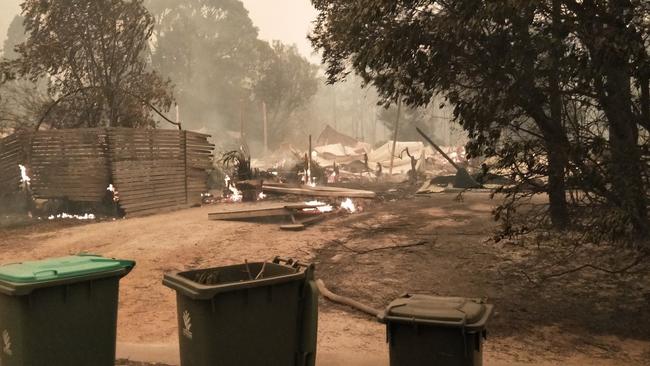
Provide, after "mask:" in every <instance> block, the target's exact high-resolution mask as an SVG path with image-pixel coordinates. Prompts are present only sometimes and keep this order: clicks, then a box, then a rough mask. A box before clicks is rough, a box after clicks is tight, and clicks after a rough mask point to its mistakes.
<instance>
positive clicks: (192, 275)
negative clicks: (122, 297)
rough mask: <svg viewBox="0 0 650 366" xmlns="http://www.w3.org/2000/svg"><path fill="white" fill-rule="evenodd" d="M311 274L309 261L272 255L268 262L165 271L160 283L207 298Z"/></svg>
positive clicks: (195, 297)
mask: <svg viewBox="0 0 650 366" xmlns="http://www.w3.org/2000/svg"><path fill="white" fill-rule="evenodd" d="M260 274H261V275H260ZM312 276H313V266H312V265H307V264H303V263H300V262H298V261H294V260H292V259H289V260H286V259H282V258H279V257H276V258H275V259H274V260H273V261H272V262H253V263H246V264H236V265H230V266H223V267H213V268H206V269H199V270H192V271H183V272H172V273H165V275H164V278H163V285H165V286H167V287H169V288H171V289H174V290H176V291H178V292H179V293H181V294H183V295H184V296H187V297H189V298H191V299H195V300H209V299H212V298H213V297H215V296H216V295H217V294H220V293H225V292H231V291H239V290H244V289H250V288H255V287H264V286H273V285H279V284H282V283H287V282H293V281H304V280H305V279H311V278H312ZM205 280H208V281H205ZM206 282H208V283H206Z"/></svg>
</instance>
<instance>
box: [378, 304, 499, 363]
mask: <svg viewBox="0 0 650 366" xmlns="http://www.w3.org/2000/svg"><path fill="white" fill-rule="evenodd" d="M492 309H493V307H492V305H488V304H482V303H481V302H480V301H476V300H471V299H463V298H445V297H435V296H427V295H405V296H404V297H402V298H400V299H397V300H395V301H393V302H392V303H391V305H389V306H388V309H387V310H386V312H385V313H384V315H383V316H382V317H381V320H382V321H383V322H385V323H386V334H387V342H388V344H389V353H390V365H391V366H481V365H482V364H483V339H484V338H485V336H486V331H485V323H486V322H487V320H488V319H489V317H490V315H491V313H492Z"/></svg>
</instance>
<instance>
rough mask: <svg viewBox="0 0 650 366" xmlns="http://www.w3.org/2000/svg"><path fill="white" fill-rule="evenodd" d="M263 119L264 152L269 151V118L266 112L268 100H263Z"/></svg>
mask: <svg viewBox="0 0 650 366" xmlns="http://www.w3.org/2000/svg"><path fill="white" fill-rule="evenodd" d="M262 121H263V122H264V153H265V154H266V153H268V152H269V133H268V120H267V114H266V102H262Z"/></svg>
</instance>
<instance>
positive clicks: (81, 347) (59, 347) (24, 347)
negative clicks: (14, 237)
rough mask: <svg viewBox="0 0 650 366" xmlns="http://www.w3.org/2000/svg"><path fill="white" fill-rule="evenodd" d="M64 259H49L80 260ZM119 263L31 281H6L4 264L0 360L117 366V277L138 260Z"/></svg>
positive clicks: (14, 364)
mask: <svg viewBox="0 0 650 366" xmlns="http://www.w3.org/2000/svg"><path fill="white" fill-rule="evenodd" d="M66 258H67V259H66ZM66 258H58V259H55V260H49V262H50V263H53V262H56V261H58V263H64V262H66V261H67V260H68V259H70V260H72V261H75V260H76V259H75V257H66ZM84 258H85V259H87V260H89V261H92V260H93V259H94V258H99V257H89V256H86V257H84ZM106 260H108V259H106V258H101V261H106ZM31 263H36V262H31ZM104 263H106V262H104ZM115 264H116V265H115V267H112V268H110V269H109V268H107V267H106V266H100V267H102V268H101V269H99V270H98V271H97V272H93V269H92V268H90V269H89V268H86V270H85V271H84V273H83V274H80V275H71V276H66V275H62V276H57V275H56V274H53V275H51V276H49V277H48V278H47V279H45V280H39V279H35V280H34V281H31V280H30V281H27V282H13V281H6V280H4V278H2V268H3V267H0V278H2V279H0V365H1V366H64V365H65V366H89V365H93V366H95V365H96V366H114V365H115V340H116V325H117V305H118V290H119V280H120V278H121V277H123V276H124V275H126V274H127V273H128V272H129V271H130V270H131V268H132V267H133V265H134V263H133V262H127V261H115ZM13 266H16V265H13ZM91 267H92V266H91Z"/></svg>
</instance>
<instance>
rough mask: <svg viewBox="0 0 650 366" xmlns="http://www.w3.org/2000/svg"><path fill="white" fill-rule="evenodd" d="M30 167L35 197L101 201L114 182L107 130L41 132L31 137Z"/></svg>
mask: <svg viewBox="0 0 650 366" xmlns="http://www.w3.org/2000/svg"><path fill="white" fill-rule="evenodd" d="M29 166H30V178H31V179H32V193H33V194H34V197H37V198H45V199H47V198H67V199H69V200H72V201H80V202H101V201H102V199H103V198H104V197H105V196H106V188H107V187H108V185H109V184H110V182H111V175H110V170H109V168H108V157H107V151H106V131H105V130H104V129H79V130H50V131H39V132H38V133H35V134H34V135H33V137H32V143H31V159H30V164H29Z"/></svg>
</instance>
